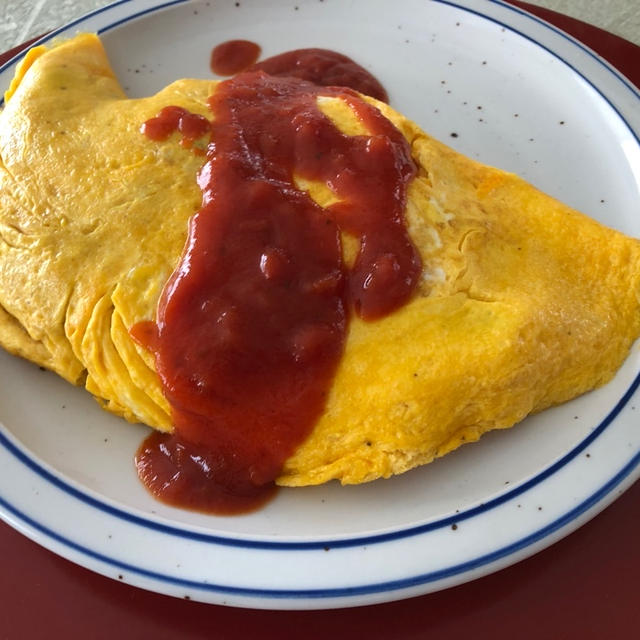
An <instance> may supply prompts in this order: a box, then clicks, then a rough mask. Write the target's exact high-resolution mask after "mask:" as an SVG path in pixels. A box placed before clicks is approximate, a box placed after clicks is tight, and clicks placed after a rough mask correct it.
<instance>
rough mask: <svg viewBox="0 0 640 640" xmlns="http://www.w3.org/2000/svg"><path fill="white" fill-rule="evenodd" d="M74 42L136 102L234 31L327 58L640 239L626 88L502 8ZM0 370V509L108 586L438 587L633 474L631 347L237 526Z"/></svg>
mask: <svg viewBox="0 0 640 640" xmlns="http://www.w3.org/2000/svg"><path fill="white" fill-rule="evenodd" d="M88 30H94V31H98V32H100V33H101V35H102V37H103V41H104V43H105V45H106V48H107V51H108V53H109V55H110V57H111V59H112V61H113V64H114V67H115V70H116V72H117V74H118V75H119V77H120V78H121V79H122V83H123V85H124V86H125V87H127V89H128V91H129V93H130V95H132V96H141V95H145V94H148V93H150V92H153V91H155V90H158V89H160V88H161V87H162V86H164V85H165V84H166V83H168V82H170V81H172V80H174V79H176V78H178V77H183V76H203V77H209V75H210V72H209V69H208V59H209V53H210V50H211V47H212V46H213V45H215V44H217V43H219V42H221V41H224V40H227V39H230V38H248V39H251V40H254V41H256V42H258V43H259V44H260V45H262V47H263V52H264V55H265V56H268V55H272V54H275V53H279V52H282V51H285V50H287V49H293V48H298V47H307V46H320V47H327V48H333V49H337V50H340V51H342V52H344V53H346V54H348V55H351V56H352V57H354V58H355V59H356V60H358V61H360V62H361V63H362V64H364V65H365V66H366V67H367V68H369V69H370V70H371V71H373V73H374V74H375V75H376V76H378V77H379V78H380V79H381V80H382V82H383V84H384V85H385V86H386V87H387V89H388V90H389V94H390V95H391V99H392V104H393V105H394V106H396V107H397V108H398V109H400V110H401V111H404V112H405V113H406V114H407V115H408V116H410V117H411V118H413V119H414V120H416V121H418V122H419V123H420V124H421V125H422V126H423V127H424V128H425V129H426V130H428V131H429V132H431V133H432V134H434V135H435V136H437V137H440V138H441V139H443V140H447V141H448V142H450V143H451V144H452V146H454V147H456V148H457V149H459V150H460V151H463V152H465V153H467V154H469V155H471V156H473V157H476V158H479V159H481V160H482V161H484V162H487V163H490V164H494V165H498V166H501V167H503V168H506V169H510V170H512V171H516V172H518V173H520V174H521V175H523V176H525V177H526V178H527V179H529V180H530V181H531V182H533V183H535V184H536V185H538V186H539V187H541V188H542V189H544V190H546V191H547V192H549V193H551V194H553V195H555V196H557V197H559V198H561V199H562V200H564V201H565V202H567V203H569V204H571V205H573V206H575V207H577V208H579V209H582V210H583V211H585V212H586V213H588V214H590V215H592V216H593V217H595V218H597V219H599V220H601V221H604V222H605V223H607V224H609V225H610V226H613V227H617V228H619V229H621V230H623V231H625V232H627V233H629V234H632V235H636V236H640V214H639V209H638V203H639V202H640V144H639V139H638V132H640V95H639V94H638V91H637V90H636V89H634V88H633V87H632V86H631V84H630V83H629V82H628V81H626V80H625V79H624V78H622V77H620V76H619V75H618V74H617V73H616V72H615V71H614V70H612V69H611V68H610V67H609V66H608V65H607V64H606V63H604V62H603V61H602V60H601V59H599V58H598V57H597V56H596V55H594V54H593V53H592V52H590V51H589V50H587V49H585V48H584V47H583V46H582V45H580V44H579V43H577V42H575V41H574V40H572V39H571V38H569V37H567V36H566V35H564V34H563V33H561V32H559V31H558V30H556V29H555V28H553V27H550V26H548V25H547V24H545V23H543V22H541V21H540V20H538V19H537V18H534V17H531V16H529V15H528V14H525V13H523V12H522V11H520V10H518V9H514V8H513V7H510V6H508V5H504V4H502V3H501V2H495V1H492V0H466V1H465V0H461V1H459V2H443V1H432V2H425V1H424V0H396V1H395V2H387V1H385V0H375V1H372V0H350V1H348V2H347V1H338V0H325V1H324V2H323V1H322V0H308V1H307V0H277V1H273V0H272V1H270V2H268V3H267V2H263V1H261V0H241V1H240V2H233V1H229V0H211V2H181V1H178V2H165V3H160V2H157V1H154V0H129V1H127V0H124V1H121V2H118V3H116V4H115V5H113V6H111V7H110V8H107V9H104V10H101V11H98V12H95V13H93V14H91V15H89V16H87V17H85V18H83V19H81V20H78V21H76V22H74V23H73V24H71V25H70V26H69V27H67V28H66V29H63V30H61V31H59V32H57V35H64V36H68V35H72V34H73V33H74V32H76V31H88ZM14 64H15V61H14V62H13V63H10V64H9V65H7V66H5V67H4V68H3V69H2V70H0V74H1V75H0V84H1V85H2V86H3V87H6V85H7V84H8V82H9V80H10V77H11V75H12V72H13V65H14ZM452 134H455V135H452ZM0 376H1V379H2V386H1V388H0V422H1V423H2V424H1V425H0V427H1V429H0V515H1V516H2V517H3V518H4V519H5V520H6V521H7V522H8V523H10V524H11V525H13V526H14V527H16V528H17V529H18V530H20V531H22V532H23V533H24V534H26V535H27V536H29V537H31V538H33V539H34V540H36V541H38V542H39V543H41V544H43V545H44V546H46V547H48V548H50V549H52V550H53V551H55V552H57V553H59V554H61V555H63V556H65V557H67V558H69V559H71V560H72V561H74V562H77V563H79V564H81V565H84V566H86V567H89V568H91V569H93V570H95V571H98V572H100V573H103V574H104V575H107V576H110V577H112V578H116V579H120V580H123V581H126V582H128V583H131V584H134V585H138V586H140V587H143V588H147V589H151V590H154V591H159V592H163V593H167V594H172V595H175V596H181V597H182V596H188V597H190V598H192V599H195V600H201V601H206V602H213V603H223V604H230V605H237V606H250V607H262V608H329V607H342V606H352V605H359V604H366V603H375V602H382V601H387V600H393V599H398V598H405V597H409V596H414V595H418V594H421V593H425V592H428V591H434V590H437V589H442V588H444V587H447V586H450V585H453V584H457V583H461V582H464V581H467V580H470V579H473V578H475V577H478V576H480V575H483V574H486V573H489V572H491V571H495V570H496V569H499V568H501V567H504V566H506V565H508V564H511V563H513V562H516V561H517V560H520V559H522V558H524V557H526V556H528V555H531V554H533V553H534V552H536V551H538V550H539V549H541V548H543V547H545V546H547V545H549V544H551V543H552V542H554V541H555V540H557V539H559V538H560V537H562V536H564V535H566V534H567V533H568V532H570V531H571V530H573V529H575V528H576V527H578V526H579V525H580V524H582V523H584V522H585V521H586V520H588V519H589V518H590V517H592V516H593V515H594V514H595V513H597V512H598V511H599V510H601V509H602V508H603V507H604V506H605V505H606V504H608V503H609V502H610V501H611V500H613V499H614V498H615V497H616V496H617V495H619V494H620V493H621V492H622V491H623V490H624V489H625V488H626V487H628V486H629V485H630V484H631V483H632V482H633V481H634V480H635V479H636V478H637V476H638V475H639V471H638V463H639V462H640V429H638V425H639V423H640V394H639V392H638V386H639V385H640V354H639V350H638V348H637V345H636V347H634V349H633V352H632V354H631V356H630V357H629V358H628V360H627V361H626V363H625V364H624V366H623V367H622V369H621V370H620V372H619V373H618V375H617V376H616V378H615V380H613V381H612V382H611V383H610V384H608V385H607V386H606V387H604V388H602V389H599V390H598V391H596V392H593V393H590V394H587V395H585V396H584V397H582V398H579V399H577V400H575V401H573V402H570V403H568V404H566V405H564V406H561V407H558V408H556V409H553V410H549V411H546V412H544V413H542V414H540V415H538V416H536V417H534V418H530V419H528V420H526V421H525V422H524V423H522V424H521V425H519V426H518V427H517V428H516V429H513V430H510V431H507V432H502V433H492V434H489V435H487V436H485V437H484V438H483V439H482V441H481V442H480V443H478V444H474V445H471V446H467V447H463V448H462V449H460V450H458V451H457V452H455V453H453V454H451V455H449V456H447V457H445V458H444V459H442V460H439V461H437V462H435V463H433V464H431V465H428V466H426V467H424V468H421V469H418V470H415V471H412V472H410V473H407V474H405V475H403V476H400V477H397V478H393V479H391V480H388V481H379V482H375V483H372V484H369V485H365V486H359V487H347V488H341V487H339V486H334V484H331V485H329V486H324V487H316V488H308V489H297V490H295V489H291V490H283V491H282V492H281V493H280V494H279V496H278V497H277V499H276V500H275V501H274V502H272V503H271V504H270V505H268V506H267V507H266V508H265V509H263V510H262V511H259V512H258V513H255V514H251V515H247V516H243V517H235V518H222V517H210V516H204V515H201V514H195V513H190V512H187V511H180V510H177V509H173V508H170V507H166V506H164V505H162V504H159V503H157V502H154V501H153V500H152V499H151V498H150V497H149V496H148V495H147V493H146V492H145V490H144V489H143V488H142V486H141V485H140V484H139V482H138V481H137V478H136V475H135V472H134V468H133V464H132V458H133V454H134V451H135V449H136V447H137V445H138V444H139V442H140V441H141V439H142V438H143V436H144V435H145V433H146V429H145V428H143V427H135V426H130V425H128V424H125V423H124V421H121V420H119V419H117V418H115V417H112V416H110V415H107V414H106V413H103V412H102V411H101V410H100V409H99V408H98V407H97V405H96V404H95V403H94V402H93V400H92V399H91V398H90V397H89V396H88V394H86V393H85V392H83V391H81V390H79V389H75V388H72V387H70V386H69V385H67V384H66V383H65V382H63V381H62V380H60V379H58V378H56V377H55V376H54V375H53V374H51V373H47V372H43V371H41V370H39V369H38V368H37V367H35V366H33V365H31V364H29V363H27V362H24V361H21V360H19V359H17V358H13V357H11V356H9V355H7V354H5V353H1V354H0ZM612 543H614V544H615V541H612Z"/></svg>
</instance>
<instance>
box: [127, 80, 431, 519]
mask: <svg viewBox="0 0 640 640" xmlns="http://www.w3.org/2000/svg"><path fill="white" fill-rule="evenodd" d="M319 95H324V96H339V97H341V98H342V99H344V100H345V101H346V102H347V103H348V104H349V105H350V106H351V108H352V109H353V111H354V112H355V113H356V115H357V117H358V118H360V120H361V121H362V122H363V123H364V125H365V126H366V128H367V130H368V131H370V132H371V133H370V135H364V136H346V135H344V134H342V133H341V132H340V131H339V130H338V129H337V128H336V127H335V125H334V124H333V123H332V122H331V121H330V120H329V119H328V118H327V117H326V116H324V115H323V114H322V112H321V111H320V110H319V108H318V107H317V103H316V98H317V97H318V96H319ZM209 107H210V109H211V112H212V116H213V118H212V122H211V124H210V125H209V127H210V143H209V146H208V151H207V157H206V162H205V163H204V165H203V167H202V169H201V170H200V173H199V176H198V184H199V186H200V188H201V189H202V195H203V197H202V208H201V209H200V210H199V211H198V212H197V213H196V214H195V215H194V216H193V218H192V219H191V221H190V225H189V230H188V239H187V243H186V246H185V249H184V253H183V256H182V259H181V262H180V264H179V266H178V267H177V268H176V270H175V272H174V273H173V274H172V276H171V278H170V280H169V281H168V283H167V284H166V286H165V288H164V291H163V293H162V296H161V299H160V302H159V306H158V310H157V321H156V322H155V323H154V322H147V323H140V324H139V325H136V326H135V327H133V329H132V335H133V336H134V337H135V338H136V339H137V340H138V341H139V342H140V343H142V344H144V345H145V346H146V347H147V348H149V349H150V350H151V351H152V352H154V354H155V359H156V368H157V371H158V374H159V376H160V379H161V381H162V384H163V388H164V393H165V395H166V397H167V399H168V400H169V402H170V404H171V408H172V414H173V421H174V425H175V431H174V434H171V435H169V434H162V433H154V434H153V435H151V436H150V437H149V438H147V440H146V441H145V442H144V443H143V445H142V446H141V447H140V449H139V451H138V454H137V457H136V464H137V468H138V473H139V476H140V478H141V479H142V481H143V482H144V484H145V485H146V486H147V488H148V489H149V490H150V491H151V492H152V493H153V494H154V495H155V496H156V497H158V498H159V499H160V500H162V501H164V502H167V503H169V504H173V505H176V506H180V507H186V508H192V509H196V510H199V511H205V512H209V513H217V514H231V513H242V512H247V511H249V510H252V509H255V508H257V507H258V506H260V505H262V504H263V503H264V502H266V501H267V500H268V499H269V498H270V497H271V496H272V495H273V492H274V479H275V478H277V477H278V475H279V474H280V472H281V469H282V466H283V464H284V462H285V460H286V459H287V458H288V457H289V456H290V455H291V454H292V453H293V452H294V451H295V449H296V447H297V446H298V445H300V444H301V443H302V442H303V441H304V440H305V438H306V437H307V435H308V434H309V433H310V432H311V430H312V429H313V427H314V425H315V423H316V421H317V419H318V418H319V416H320V415H321V413H322V411H323V408H324V406H325V402H326V398H327V394H328V392H329V389H330V387H331V383H332V379H333V376H334V373H335V371H336V367H337V366H338V364H339V361H340V358H341V356H342V353H343V348H344V342H345V339H346V334H347V329H348V324H349V316H350V314H351V313H352V312H355V313H357V314H358V315H360V316H361V317H362V318H364V319H367V320H373V319H376V318H380V317H382V316H384V315H386V314H388V313H391V312H393V311H394V310H395V309H397V308H399V307H400V306H401V305H403V304H405V303H406V302H407V301H408V300H409V298H410V297H411V295H412V293H413V291H414V288H415V285H416V282H417V280H418V278H419V275H420V272H421V260H420V256H419V254H418V252H417V250H416V248H415V247H414V245H413V244H412V242H411V240H410V238H409V236H408V233H407V229H406V226H405V223H404V217H403V215H404V213H403V212H404V208H405V204H406V192H407V185H408V183H409V182H410V180H411V178H412V177H413V175H414V173H415V166H414V164H413V161H412V159H411V154H410V149H409V146H408V144H407V142H406V140H405V138H404V137H403V136H402V134H401V133H400V132H399V131H398V130H397V129H396V128H395V127H394V126H393V125H392V124H391V123H390V122H389V121H388V120H386V119H385V118H384V117H383V116H382V115H381V113H380V112H379V111H378V110H377V109H376V108H375V107H373V106H371V105H369V104H367V103H366V102H365V101H363V100H362V99H361V98H360V97H359V96H358V95H357V94H356V93H355V92H353V91H351V90H349V89H346V88H338V87H330V88H323V87H319V86H316V85H314V84H311V83H309V82H306V81H301V80H298V79H294V78H278V77H273V76H270V75H267V74H265V73H263V72H251V73H243V74H240V75H237V76H235V77H233V78H231V79H229V80H227V81H225V82H222V83H220V84H219V85H218V86H217V88H216V91H215V93H214V94H213V95H212V96H211V98H210V99H209ZM182 117H184V115H183V116H182ZM177 122H178V124H176V119H175V113H174V112H173V111H167V110H163V111H162V112H161V113H160V114H159V115H158V116H157V118H153V119H152V120H150V121H148V122H147V123H145V125H144V132H145V133H146V134H147V135H150V134H151V137H152V138H153V139H158V136H159V134H157V133H156V132H158V131H160V132H162V134H161V136H160V137H162V136H168V135H170V133H167V132H171V131H172V130H180V125H179V122H180V119H178V121H177ZM183 135H184V133H183ZM154 136H155V137H154ZM294 175H297V176H302V177H304V178H306V179H310V180H317V181H321V182H323V183H325V184H327V185H328V186H329V188H330V189H331V190H332V191H333V192H334V193H335V194H336V196H337V197H338V198H339V202H336V203H335V204H333V205H331V206H329V207H328V208H326V209H323V208H322V207H320V206H318V205H317V204H316V203H315V202H314V201H313V200H312V199H311V198H310V197H309V195H308V194H307V193H306V192H305V191H302V190H300V189H298V188H297V187H296V184H295V181H294ZM341 231H342V232H348V233H350V234H353V235H355V236H356V237H358V238H359V239H360V243H361V244H360V251H359V254H358V256H357V259H356V261H355V264H354V265H353V267H352V268H350V269H349V268H347V267H346V265H345V264H344V263H343V261H342V249H341V236H340V233H341Z"/></svg>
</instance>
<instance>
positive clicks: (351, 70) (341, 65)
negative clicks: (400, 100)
mask: <svg viewBox="0 0 640 640" xmlns="http://www.w3.org/2000/svg"><path fill="white" fill-rule="evenodd" d="M247 71H264V72H265V73H268V74H269V75H272V76H278V77H283V78H284V77H286V78H299V79H300V80H307V81H308V82H313V83H314V84H319V85H322V86H325V87H328V86H335V87H350V88H351V89H355V90H356V91H359V92H360V93H364V94H365V95H367V96H371V97H372V98H377V99H378V100H382V102H389V96H388V95H387V92H386V90H385V88H384V87H383V86H382V85H381V84H380V82H379V81H378V79H377V78H376V77H375V76H373V75H371V74H370V73H369V72H368V71H367V70H366V69H364V68H363V67H361V66H360V65H359V64H358V63H357V62H354V61H353V60H352V59H351V58H349V57H348V56H345V55H343V54H342V53H338V52H337V51H331V50H330V49H294V50H293V51H286V52H285V53H281V54H280V55H277V56H273V57H271V58H267V59H266V60H263V61H262V62H258V63H257V64H254V65H253V66H252V67H249V68H248V69H247Z"/></svg>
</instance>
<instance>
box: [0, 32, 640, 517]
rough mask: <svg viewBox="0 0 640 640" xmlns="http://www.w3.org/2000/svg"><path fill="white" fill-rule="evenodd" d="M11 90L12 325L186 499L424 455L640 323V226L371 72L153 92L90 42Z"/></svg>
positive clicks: (28, 72) (33, 55) (1, 271)
mask: <svg viewBox="0 0 640 640" xmlns="http://www.w3.org/2000/svg"><path fill="white" fill-rule="evenodd" d="M5 100H6V106H5V108H4V111H3V112H2V114H1V115H0V157H1V165H0V344H2V346H3V347H4V348H5V349H7V350H8V351H10V352H12V353H14V354H16V355H18V356H22V357H25V358H28V359H30V360H32V361H34V362H36V363H37V364H39V365H41V366H44V367H47V368H49V369H51V370H52V371H55V372H56V373H58V374H59V375H61V376H63V377H64V378H65V379H67V380H68V381H70V382H72V383H74V384H78V385H83V386H84V387H85V388H86V389H87V390H88V391H89V392H90V393H92V394H93V395H94V396H95V397H96V399H97V400H98V402H99V403H100V404H101V405H102V406H103V407H104V408H105V409H107V410H109V411H112V412H114V413H116V414H119V415H121V416H123V417H124V418H126V419H127V420H129V421H132V422H142V423H144V424H147V425H149V426H150V427H153V428H154V429H155V432H154V435H153V436H152V437H150V438H149V439H148V440H147V441H146V442H145V443H144V444H143V445H142V446H141V448H140V451H139V452H138V456H137V466H138V470H139V474H140V476H141V478H142V479H143V480H144V481H145V484H146V485H147V486H148V487H149V488H150V489H151V490H152V491H153V492H154V493H155V494H156V495H159V496H160V497H162V499H165V500H167V501H169V502H172V503H174V504H180V505H183V506H190V507H194V508H199V509H211V510H214V511H216V510H217V511H218V512H219V511H229V512H232V511H234V510H242V509H244V508H245V507H246V506H247V505H251V504H254V502H255V501H256V500H260V499H262V498H263V497H264V496H265V495H266V494H268V492H269V491H270V487H271V486H272V484H273V482H274V481H275V482H276V483H277V484H280V485H284V486H304V485H311V484H320V483H324V482H327V481H329V480H333V479H336V480H339V481H340V482H342V483H345V484H353V483H362V482H368V481H371V480H375V479H377V478H385V477H389V476H391V475H393V474H398V473H403V472H405V471H408V470H409V469H411V468H414V467H416V466H418V465H422V464H426V463H428V462H430V461H432V460H434V459H435V458H437V457H440V456H443V455H445V454H446V453H448V452H450V451H452V450H454V449H456V448H457V447H458V446H460V445H461V444H463V443H465V442H472V441H475V440H477V439H478V438H479V437H480V436H481V435H482V434H483V433H485V432H487V431H490V430H493V429H504V428H508V427H511V426H513V425H514V424H516V423H518V422H519V421H521V420H522V419H523V418H525V417H526V416H527V415H529V414H531V413H534V412H538V411H541V410H543V409H545V408H547V407H550V406H552V405H556V404H559V403H562V402H565V401H567V400H569V399H571V398H573V397H576V396H577V395H580V394H582V393H585V392H587V391H589V390H591V389H594V388H596V387H598V386H600V385H602V384H604V383H606V382H607V381H608V380H609V379H611V377H612V376H613V375H614V373H615V372H616V370H617V369H618V368H619V367H620V365H621V364H622V362H623V361H624V359H625V358H626V356H627V355H628V353H629V350H630V348H631V346H632V344H633V342H634V340H635V339H636V338H637V337H638V335H640V242H638V240H636V239H633V238H629V237H627V236H625V235H623V234H621V233H619V232H617V231H614V230H612V229H608V228H606V227H604V226H603V225H601V224H599V223H597V222H596V221H594V220H591V219H590V218H588V217H586V216H584V215H583V214H581V213H578V212H576V211H574V210H572V209H570V208H569V207H567V206H565V205H563V204H561V203H560V202H558V201H557V200H554V199H553V198H551V197H549V196H547V195H544V194H543V193H541V192H540V191H538V190H536V189H535V188H534V187H532V186H531V185H529V184H527V183H526V182H525V181H523V180H522V179H520V178H518V177H517V176H516V175H514V174H511V173H507V172H505V171H502V170H499V169H496V168H493V167H488V166H486V165H483V164H480V163H477V162H475V161H473V160H471V159H469V158H466V157H464V156H462V155H460V154H459V153H456V152H455V151H454V150H452V149H450V148H449V147H447V146H446V145H444V144H442V143H441V142H438V141H437V140H435V139H433V138H431V137H430V136H428V135H427V134H426V133H424V132H423V131H422V130H421V129H420V128H419V127H418V126H417V125H415V124H414V123H412V122H410V121H409V120H407V119H406V118H405V117H403V116H402V115H401V114H399V113H398V112H396V111H395V110H394V109H392V108H391V107H389V106H388V105H386V104H384V103H382V102H379V101H377V100H375V99H373V98H370V97H366V96H364V95H362V94H359V93H357V92H355V91H352V90H349V89H345V88H340V87H319V86H315V85H311V84H310V83H307V82H304V81H300V80H293V79H287V78H276V77H272V76H269V75H267V74H265V73H262V72H259V71H258V72H247V73H241V74H238V75H237V76H235V77H233V78H231V79H230V80H227V81H224V82H217V81H213V80H194V79H185V80H178V81H176V82H174V83H172V84H171V85H169V86H168V87H166V88H165V89H163V90H162V91H160V92H159V93H157V94H156V95H154V96H150V97H147V98H142V99H135V100H133V99H129V98H127V97H126V95H125V93H124V91H123V89H122V88H121V87H120V85H119V83H118V81H117V79H116V78H115V76H114V73H113V71H112V69H111V67H110V65H109V62H108V59H107V57H106V54H105V52H104V50H103V48H102V45H101V44H100V41H99V39H98V38H97V37H96V36H93V35H88V34H82V35H79V36H77V37H75V38H73V39H72V40H69V41H67V42H64V43H61V44H58V45H57V46H55V47H53V48H44V47H37V48H36V49H33V50H32V51H31V52H30V53H29V54H27V56H26V57H25V58H24V60H23V62H22V63H21V65H20V66H19V68H18V69H17V71H16V76H15V78H14V80H13V82H12V84H11V86H10V88H9V90H8V91H7V93H6V94H5ZM230 495H231V496H232V497H231V498H229V496H230Z"/></svg>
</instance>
